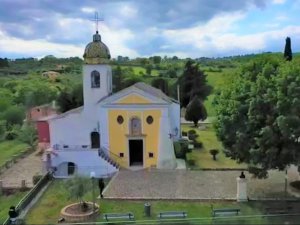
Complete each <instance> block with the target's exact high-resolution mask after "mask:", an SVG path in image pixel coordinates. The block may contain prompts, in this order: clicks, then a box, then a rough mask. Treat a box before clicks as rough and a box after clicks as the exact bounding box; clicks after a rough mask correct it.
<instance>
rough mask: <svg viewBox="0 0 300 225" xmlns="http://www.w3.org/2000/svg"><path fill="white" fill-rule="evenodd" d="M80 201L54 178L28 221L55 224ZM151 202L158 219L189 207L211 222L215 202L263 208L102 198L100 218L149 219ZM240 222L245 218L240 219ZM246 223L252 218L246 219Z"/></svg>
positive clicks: (245, 211)
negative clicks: (147, 212)
mask: <svg viewBox="0 0 300 225" xmlns="http://www.w3.org/2000/svg"><path fill="white" fill-rule="evenodd" d="M89 190H90V191H89V192H88V193H86V194H85V197H84V199H85V200H90V201H91V200H92V193H91V188H90V189H89ZM73 202H76V199H71V198H70V197H69V194H68V191H67V189H66V188H65V183H64V181H62V180H56V181H54V182H53V183H52V184H51V185H50V187H49V189H48V190H47V191H46V192H45V193H44V195H43V196H42V197H41V199H40V200H39V201H38V202H37V204H36V205H35V206H34V207H33V208H32V209H31V210H30V211H29V214H27V217H26V223H27V224H53V223H56V221H57V219H58V218H59V217H60V210H61V209H62V208H63V207H64V206H66V205H67V204H69V203H73ZM145 202H150V204H151V213H152V216H151V218H150V219H153V220H156V216H157V213H158V212H163V211H176V210H177V211H182V210H184V211H187V212H188V217H189V218H199V217H201V218H203V217H208V218H207V219H206V220H203V219H202V222H203V223H210V222H211V218H210V215H211V204H212V205H213V207H214V208H240V209H241V212H242V214H241V215H258V214H261V212H260V207H261V206H260V204H257V203H256V204H253V203H252V204H250V203H237V202H199V201H171V200H170V201H146V200H145V201H141V200H139V201H134V200H132V201H130V200H106V199H104V200H98V199H97V203H99V204H100V212H101V214H100V216H99V217H98V218H97V221H103V219H102V213H122V212H123V213H125V212H132V213H134V215H135V218H136V220H146V219H149V218H146V217H145V216H144V203H145ZM252 221H257V222H258V223H261V222H263V220H262V219H261V217H260V218H258V219H255V220H252ZM239 222H240V223H243V222H245V219H243V220H242V221H241V220H240V219H239ZM246 223H249V221H247V220H246Z"/></svg>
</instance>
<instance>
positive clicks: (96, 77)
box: [91, 70, 100, 88]
mask: <svg viewBox="0 0 300 225" xmlns="http://www.w3.org/2000/svg"><path fill="white" fill-rule="evenodd" d="M91 81H92V84H91V85H92V88H99V87H100V73H99V72H98V71H96V70H94V71H92V73H91Z"/></svg>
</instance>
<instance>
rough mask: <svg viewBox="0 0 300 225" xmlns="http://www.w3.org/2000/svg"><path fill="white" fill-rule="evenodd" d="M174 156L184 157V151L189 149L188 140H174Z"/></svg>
mask: <svg viewBox="0 0 300 225" xmlns="http://www.w3.org/2000/svg"><path fill="white" fill-rule="evenodd" d="M174 146H175V156H176V158H179V159H186V153H187V152H188V151H189V149H188V142H185V141H181V142H175V143H174Z"/></svg>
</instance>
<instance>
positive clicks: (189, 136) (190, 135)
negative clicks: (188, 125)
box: [188, 134, 199, 141]
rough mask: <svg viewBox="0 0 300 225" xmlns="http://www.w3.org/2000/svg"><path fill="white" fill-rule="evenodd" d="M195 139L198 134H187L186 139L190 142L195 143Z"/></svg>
mask: <svg viewBox="0 0 300 225" xmlns="http://www.w3.org/2000/svg"><path fill="white" fill-rule="evenodd" d="M197 137H199V135H198V134H188V138H189V139H190V140H192V141H195V140H196V138H197Z"/></svg>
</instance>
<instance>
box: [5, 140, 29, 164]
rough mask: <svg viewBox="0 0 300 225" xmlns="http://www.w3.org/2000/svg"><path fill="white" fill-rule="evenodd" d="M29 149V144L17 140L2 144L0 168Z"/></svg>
mask: <svg viewBox="0 0 300 225" xmlns="http://www.w3.org/2000/svg"><path fill="white" fill-rule="evenodd" d="M27 147H28V145H27V144H24V143H20V142H18V141H15V140H14V141H3V142H0V166H2V165H3V164H4V163H5V161H6V160H9V159H11V158H12V156H13V155H15V154H18V153H19V152H21V151H22V150H25V149H26V148H27Z"/></svg>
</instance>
